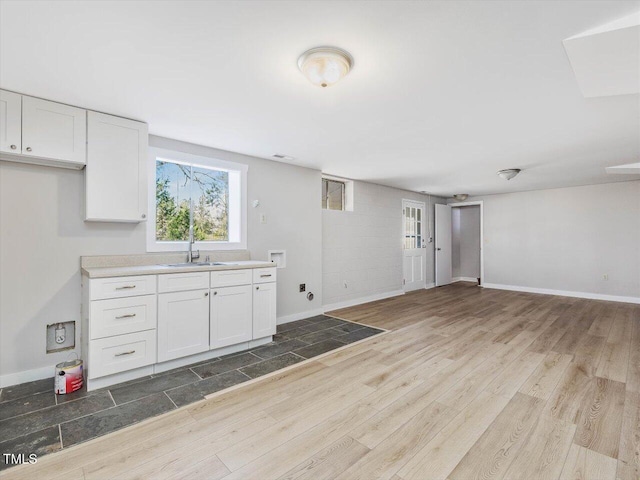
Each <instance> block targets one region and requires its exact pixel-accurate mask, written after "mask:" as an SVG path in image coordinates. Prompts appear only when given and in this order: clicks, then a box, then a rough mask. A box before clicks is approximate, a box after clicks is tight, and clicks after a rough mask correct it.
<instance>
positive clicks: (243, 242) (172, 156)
mask: <svg viewBox="0 0 640 480" xmlns="http://www.w3.org/2000/svg"><path fill="white" fill-rule="evenodd" d="M157 160H165V161H168V162H173V163H182V164H186V165H193V166H198V167H204V168H213V169H217V170H226V171H233V172H239V174H240V188H239V190H240V192H239V196H240V202H239V203H240V205H239V209H238V210H239V212H238V213H236V215H238V214H239V216H240V219H239V223H240V225H239V232H240V240H239V241H238V242H229V241H227V242H213V241H196V242H195V243H194V244H193V248H194V249H196V250H204V251H207V250H246V249H247V174H248V171H249V166H248V165H246V164H244V163H236V162H229V161H226V160H220V159H217V158H213V157H205V156H201V155H193V154H190V153H185V152H180V151H177V150H168V149H164V148H156V147H149V161H148V173H149V174H148V176H147V178H148V179H149V180H148V182H149V184H148V196H147V200H148V212H149V213H148V218H147V226H146V231H147V252H185V251H187V250H188V249H189V244H188V241H187V240H183V241H158V240H156V161H157ZM230 189H231V186H230ZM229 194H230V195H231V192H229ZM229 218H231V212H229ZM230 223H231V220H230Z"/></svg>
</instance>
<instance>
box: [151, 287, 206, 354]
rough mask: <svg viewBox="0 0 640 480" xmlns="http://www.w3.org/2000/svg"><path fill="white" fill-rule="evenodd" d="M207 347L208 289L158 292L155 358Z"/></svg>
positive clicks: (191, 352)
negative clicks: (156, 349) (156, 354)
mask: <svg viewBox="0 0 640 480" xmlns="http://www.w3.org/2000/svg"><path fill="white" fill-rule="evenodd" d="M206 350H209V290H194V291H192V292H173V293H161V294H159V295H158V361H159V362H165V361H167V360H172V359H174V358H180V357H186V356H187V355H193V354H194V353H200V352H204V351H206Z"/></svg>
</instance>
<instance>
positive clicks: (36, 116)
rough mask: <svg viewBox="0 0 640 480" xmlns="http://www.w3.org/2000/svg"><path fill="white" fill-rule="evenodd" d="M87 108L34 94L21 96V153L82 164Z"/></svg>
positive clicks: (85, 159)
mask: <svg viewBox="0 0 640 480" xmlns="http://www.w3.org/2000/svg"><path fill="white" fill-rule="evenodd" d="M86 144H87V111H86V110H82V109H81V108H76V107H70V106H69V105H62V104H60V103H55V102H48V101H47V100H41V99H39V98H33V97H25V96H23V97H22V153H23V154H25V155H30V156H34V157H42V158H51V159H54V160H60V161H63V162H68V163H74V164H80V165H84V164H85V163H86V161H87V148H86V147H87V145H86Z"/></svg>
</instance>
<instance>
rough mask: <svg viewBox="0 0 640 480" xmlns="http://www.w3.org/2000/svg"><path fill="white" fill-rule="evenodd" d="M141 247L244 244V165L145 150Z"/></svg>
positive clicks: (239, 246) (156, 249)
mask: <svg viewBox="0 0 640 480" xmlns="http://www.w3.org/2000/svg"><path fill="white" fill-rule="evenodd" d="M150 151H151V158H150V163H149V171H150V175H149V177H150V179H151V180H152V182H153V184H152V185H150V187H151V188H150V189H149V191H150V192H149V193H150V195H149V212H150V215H149V221H148V222H147V250H148V251H151V252H166V251H185V250H187V249H188V248H189V244H188V242H189V226H190V225H193V237H194V241H195V243H194V245H193V248H194V249H201V250H228V249H245V248H246V245H247V239H246V218H247V215H246V204H247V202H246V178H247V169H248V167H247V166H246V165H242V164H236V163H232V162H225V161H222V160H217V159H213V158H209V157H200V156H196V155H190V154H186V153H182V152H173V151H167V150H161V149H150Z"/></svg>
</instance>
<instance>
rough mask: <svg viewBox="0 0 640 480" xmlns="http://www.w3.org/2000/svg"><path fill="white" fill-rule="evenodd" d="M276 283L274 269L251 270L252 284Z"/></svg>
mask: <svg viewBox="0 0 640 480" xmlns="http://www.w3.org/2000/svg"><path fill="white" fill-rule="evenodd" d="M275 281H276V268H275V267H269V268H256V269H254V270H253V283H269V282H275Z"/></svg>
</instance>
